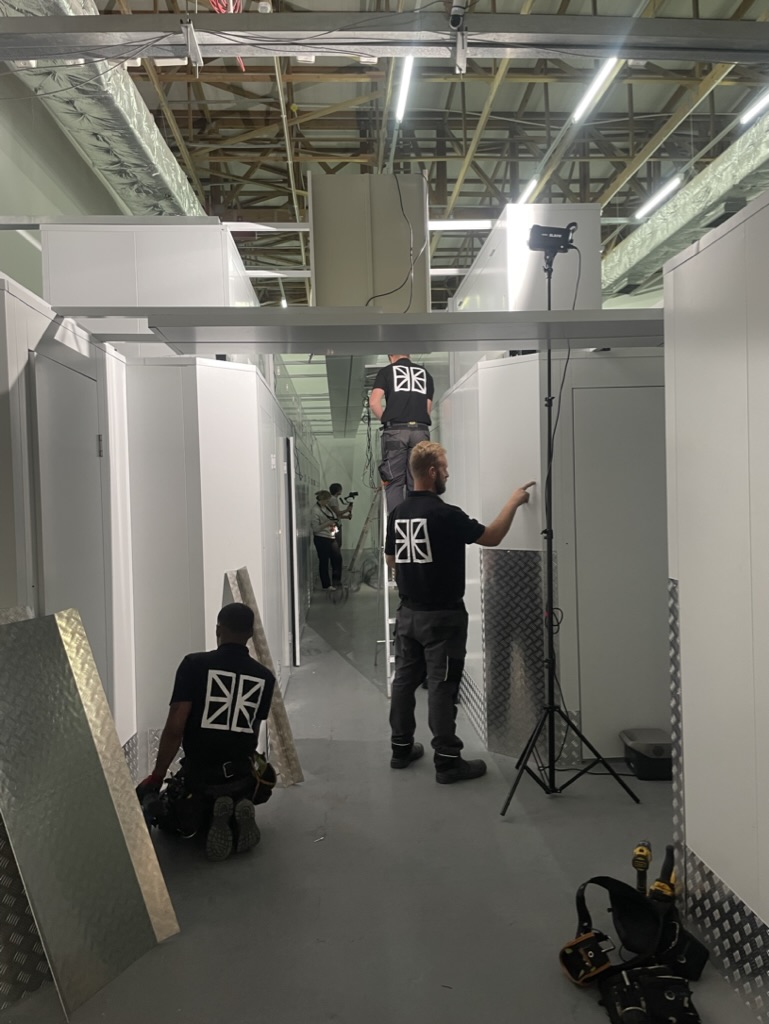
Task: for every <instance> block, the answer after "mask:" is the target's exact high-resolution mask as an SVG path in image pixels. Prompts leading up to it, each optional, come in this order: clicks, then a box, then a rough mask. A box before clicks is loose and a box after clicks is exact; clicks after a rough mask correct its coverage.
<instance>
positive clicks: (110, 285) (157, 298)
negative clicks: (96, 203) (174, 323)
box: [41, 217, 257, 308]
mask: <svg viewBox="0 0 769 1024" xmlns="http://www.w3.org/2000/svg"><path fill="white" fill-rule="evenodd" d="M169 220H171V218H169ZM206 220H208V221H209V223H206ZM201 221H202V223H201ZM41 238H42V242H43V286H44V295H45V298H46V300H47V301H48V302H50V303H51V305H52V306H54V307H56V308H58V307H60V306H77V305H79V306H83V307H88V306H92V307H98V306H121V307H131V306H149V307H152V306H255V305H257V300H256V294H255V292H254V289H253V287H252V286H251V282H250V280H249V278H248V276H247V275H246V271H245V269H244V267H243V261H242V260H241V258H240V254H239V253H238V250H237V247H236V245H235V242H234V241H233V239H232V235H231V233H230V232H229V230H228V229H227V228H225V227H223V226H222V225H221V224H219V223H218V222H217V221H216V219H215V218H195V219H194V221H193V222H192V223H184V220H183V218H174V219H173V220H172V222H171V223H165V224H160V225H158V224H148V223H142V222H141V219H140V218H139V219H132V218H130V217H121V218H117V217H116V218H108V217H105V218H103V221H102V223H98V222H96V223H94V222H93V221H91V222H83V223H77V221H73V223H71V224H44V225H42V227H41Z"/></svg>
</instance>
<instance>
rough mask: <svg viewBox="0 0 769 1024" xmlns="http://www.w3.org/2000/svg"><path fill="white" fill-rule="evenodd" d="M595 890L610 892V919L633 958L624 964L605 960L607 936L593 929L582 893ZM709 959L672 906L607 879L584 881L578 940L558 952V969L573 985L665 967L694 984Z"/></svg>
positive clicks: (579, 898) (608, 947) (670, 902)
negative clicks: (616, 974) (640, 970)
mask: <svg viewBox="0 0 769 1024" xmlns="http://www.w3.org/2000/svg"><path fill="white" fill-rule="evenodd" d="M588 885H596V886H599V887H600V888H602V889H605V890H606V891H607V892H608V893H609V898H610V901H611V916H612V921H613V922H614V928H615V930H616V934H617V938H618V939H619V941H620V943H621V944H622V947H623V949H626V950H627V951H628V952H629V953H634V954H635V956H634V957H633V958H632V959H630V960H628V961H627V962H626V963H625V964H624V965H618V966H615V965H613V964H612V963H611V960H610V959H609V955H608V953H609V951H610V950H611V949H612V948H613V947H612V946H611V943H610V940H609V938H608V936H606V935H605V934H603V933H602V932H598V931H596V930H595V929H594V928H593V921H592V918H591V916H590V912H589V911H588V909H587V903H586V901H585V890H586V888H587V887H588ZM707 959H708V950H707V949H706V947H705V946H703V945H702V943H701V942H700V941H699V940H698V939H696V938H695V937H694V936H693V935H692V934H691V933H690V932H687V931H686V929H685V928H684V926H683V924H682V922H681V917H680V914H679V913H678V909H677V907H676V905H675V902H674V901H673V900H672V899H670V900H668V899H651V898H649V897H648V896H644V895H643V893H640V892H638V891H637V890H636V889H634V888H633V887H632V886H630V885H628V884H627V883H626V882H620V881H619V880H618V879H616V878H609V877H608V876H606V875H596V877H595V878H590V879H588V881H587V882H585V883H583V884H582V885H581V886H580V887H579V889H578V890H577V935H576V937H575V938H574V939H573V940H572V941H571V942H569V943H567V944H566V945H565V946H564V947H563V949H562V950H561V953H560V960H561V965H562V967H563V968H564V970H565V971H566V973H567V975H568V976H569V978H570V979H571V981H573V982H574V983H575V984H576V985H585V984H588V983H589V982H591V981H593V980H595V979H596V978H597V977H598V975H599V974H600V975H604V976H608V975H609V974H610V973H617V971H621V970H623V969H624V970H625V971H627V970H628V969H629V968H634V967H642V966H647V965H650V966H663V967H665V969H666V970H668V971H669V973H670V974H675V975H678V976H681V977H682V978H688V979H689V980H691V981H696V980H697V979H698V978H699V977H700V975H701V974H702V971H703V968H704V967H705V964H706V962H707Z"/></svg>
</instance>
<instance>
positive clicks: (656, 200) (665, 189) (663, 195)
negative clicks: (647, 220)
mask: <svg viewBox="0 0 769 1024" xmlns="http://www.w3.org/2000/svg"><path fill="white" fill-rule="evenodd" d="M681 181H682V178H681V175H680V174H677V175H676V176H675V178H671V179H670V181H669V182H668V183H667V185H663V186H662V188H661V189H660V190H659V192H655V193H654V195H653V196H652V197H651V199H650V200H649V201H648V202H646V203H644V205H643V206H642V207H641V209H640V210H639V211H638V213H637V214H636V215H635V216H636V220H643V218H644V217H645V216H646V214H647V213H650V212H651V211H652V210H653V209H654V208H655V207H656V206H659V205H660V203H662V202H664V201H665V200H666V199H667V197H668V196H669V195H671V193H673V192H675V190H676V189H677V188H678V187H679V185H680V184H681Z"/></svg>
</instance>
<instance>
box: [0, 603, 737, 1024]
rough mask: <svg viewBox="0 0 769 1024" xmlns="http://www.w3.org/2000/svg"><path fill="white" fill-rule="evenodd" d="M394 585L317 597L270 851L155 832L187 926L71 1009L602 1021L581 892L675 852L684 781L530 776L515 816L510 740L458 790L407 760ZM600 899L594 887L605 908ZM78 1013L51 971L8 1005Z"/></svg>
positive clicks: (21, 1015) (726, 1004) (51, 1017)
mask: <svg viewBox="0 0 769 1024" xmlns="http://www.w3.org/2000/svg"><path fill="white" fill-rule="evenodd" d="M380 600H381V599H380V597H379V595H378V594H377V592H376V591H374V590H372V589H370V588H368V587H365V586H364V587H363V588H362V589H361V590H360V592H359V593H357V594H351V595H350V599H349V601H348V603H347V604H346V605H340V606H336V605H333V604H331V603H330V602H327V601H326V600H325V598H320V596H319V595H316V599H315V603H314V604H313V607H312V610H311V613H310V619H309V624H308V627H307V629H306V630H305V636H304V649H303V658H302V662H303V664H302V667H301V668H299V669H295V670H294V674H293V675H292V678H291V682H290V685H289V688H288V693H287V700H286V704H287V709H288V712H289V715H290V718H291V722H292V726H293V729H294V733H295V737H296V740H297V746H298V749H299V754H300V757H301V759H302V766H303V769H304V773H305V782H304V783H303V784H302V785H301V786H294V787H292V788H290V789H283V790H279V791H277V792H276V793H275V796H274V798H273V799H272V800H271V801H270V803H269V804H268V805H266V806H265V807H264V808H262V809H261V810H260V816H259V822H260V826H261V829H262V844H261V846H260V847H258V848H257V849H256V850H255V851H254V852H253V854H248V855H245V856H243V857H240V858H235V859H231V860H229V861H227V862H226V863H224V864H221V865H215V864H210V863H208V862H206V861H205V860H203V859H202V858H201V857H200V853H199V851H198V850H196V849H193V848H191V847H187V846H181V848H180V847H179V845H178V844H175V843H169V842H165V841H164V839H163V837H162V836H158V837H157V838H156V840H155V842H156V848H157V850H158V854H159V857H160V861H161V866H162V868H163V871H164V874H165V877H166V881H167V883H168V886H169V890H170V892H171V896H172V899H173V902H174V906H175V908H176V912H177V914H178V917H179V922H180V925H181V934H180V935H178V936H177V937H175V938H173V939H171V940H170V941H167V942H165V943H163V944H161V945H160V946H158V947H156V948H155V949H153V950H152V951H151V952H150V953H148V954H147V955H146V956H144V957H143V958H142V959H141V960H139V961H138V962H136V963H134V964H133V965H132V966H130V967H129V968H128V969H127V970H126V971H125V972H124V973H123V974H122V975H121V976H120V977H119V978H117V979H116V980H115V981H114V982H112V983H111V984H110V985H109V986H108V987H107V988H105V989H103V990H102V991H101V992H100V993H98V994H97V995H96V996H95V997H94V998H93V999H91V1000H90V1001H89V1002H88V1003H87V1004H86V1005H85V1006H83V1007H82V1008H81V1009H80V1010H78V1011H77V1012H76V1013H75V1014H74V1016H73V1022H74V1024H97V1022H104V1021H107V1022H109V1024H129V1022H130V1024H138V1022H142V1024H168V1022H172V1021H180V1022H183V1024H219V1022H225V1021H226V1022H227V1024H255V1022H259V1021H269V1022H271V1024H322V1022H327V1021H333V1022H337V1024H360V1022H362V1021H366V1022H367V1024H417V1022H420V1024H438V1022H440V1024H470V1022H473V1024H500V1022H509V1024H571V1022H574V1024H591V1022H594V1024H601V1021H604V1020H606V1015H605V1011H604V1010H603V1009H602V1008H601V1007H600V1006H599V1005H598V1003H597V996H596V995H595V994H594V993H592V992H588V991H582V990H580V989H577V988H575V987H574V986H572V985H571V984H570V983H569V982H568V981H567V980H566V978H565V977H564V975H563V974H562V973H561V971H560V968H559V965H558V951H559V949H560V947H561V946H562V945H563V944H564V943H565V942H566V941H567V940H568V939H569V938H571V937H572V935H573V934H574V928H575V924H576V922H575V914H574V891H575V889H576V887H577V885H579V883H581V882H582V881H584V880H585V879H587V878H589V877H590V876H591V875H594V874H612V875H616V876H617V877H620V878H625V879H627V880H628V881H633V878H632V872H631V869H630V855H631V852H632V849H633V846H634V845H635V843H636V842H637V841H638V840H639V839H641V838H649V839H651V841H652V844H653V846H654V849H655V852H656V854H657V863H658V862H659V860H661V852H662V850H663V848H664V845H665V843H666V842H668V841H669V838H670V837H669V834H668V832H667V828H668V826H667V822H669V820H670V805H669V798H670V788H669V786H668V785H666V784H664V783H663V784H659V783H656V784H655V783H651V782H647V783H636V782H634V783H633V785H634V786H637V789H638V792H639V795H640V796H641V799H642V804H641V806H640V807H636V806H635V805H634V804H633V803H632V802H631V801H630V800H629V799H628V797H627V796H626V795H625V794H624V793H623V792H622V791H621V790H620V789H619V787H618V786H616V784H614V783H613V782H612V781H611V780H610V779H606V778H587V779H585V780H584V781H583V783H581V784H580V785H579V786H575V787H574V790H573V791H572V792H571V793H569V794H568V795H564V796H562V797H558V798H547V797H545V796H544V795H542V794H541V793H540V792H539V790H538V789H537V788H536V787H535V786H534V784H533V783H531V782H530V781H528V780H527V781H526V782H524V783H523V784H522V786H521V788H520V789H519V791H518V795H517V796H516V798H515V800H514V801H513V803H512V805H511V808H510V811H509V813H508V815H507V817H506V818H504V819H503V818H501V817H500V814H499V811H500V807H501V805H502V802H503V800H504V797H505V795H506V792H507V788H508V786H509V784H510V781H511V778H512V771H513V764H512V762H511V761H510V759H508V758H501V757H499V758H495V757H494V756H491V757H489V773H488V775H487V776H486V777H485V778H483V779H480V780H476V781H474V782H469V783H463V784H461V785H456V786H438V785H436V783H435V781H434V776H433V771H432V765H431V759H430V757H429V756H425V758H424V759H423V760H422V761H420V762H418V763H416V764H414V765H412V766H411V767H410V768H409V769H408V770H406V771H398V772H395V771H391V770H390V768H389V757H390V749H389V743H388V731H387V709H388V702H387V698H386V695H385V693H384V687H383V684H382V678H383V676H382V674H381V672H380V676H379V677H378V676H377V672H376V670H374V667H373V659H374V652H375V649H376V637H377V627H378V624H379V621H380V618H379V610H380V607H381V605H380V603H379V602H380ZM379 660H380V669H381V658H380V659H379ZM419 696H420V698H422V700H420V707H419V708H418V711H417V715H418V721H419V724H420V736H421V738H422V739H423V740H424V741H425V742H427V739H428V737H427V729H426V707H424V706H422V705H423V703H424V701H423V698H424V693H423V692H420V694H419ZM460 733H461V735H462V736H463V737H464V738H465V741H466V746H467V749H468V756H478V755H479V754H483V753H484V751H483V748H482V746H481V745H480V743H479V742H477V740H476V738H475V736H474V734H473V731H472V727H471V726H470V724H469V722H467V720H465V719H464V716H463V715H461V713H460ZM487 757H488V755H487ZM84 870H87V866H84ZM604 901H605V897H604V898H603V900H602V898H601V897H600V896H599V897H596V899H595V901H594V902H595V905H594V906H593V907H592V909H593V911H594V913H595V914H596V917H602V916H603V902H604ZM105 913H109V908H105ZM695 997H696V1002H697V1006H698V1008H699V1010H700V1013H701V1015H702V1020H703V1022H704V1024H741V1022H742V1021H743V1020H744V1021H746V1022H747V1021H748V1020H749V1019H750V1017H749V1016H748V1015H747V1011H746V1010H744V1009H743V1007H742V1006H741V1004H740V1003H739V1002H738V1000H737V998H736V996H734V995H733V994H732V992H731V990H730V989H729V988H728V987H727V986H726V984H725V982H723V981H722V980H721V979H720V977H719V976H717V975H716V973H715V971H714V970H712V969H710V968H709V969H708V970H707V971H706V974H705V977H704V978H703V980H702V981H701V982H700V983H698V984H697V985H696V986H695ZM60 1020H61V1011H60V1009H59V1007H58V1003H57V1000H56V998H55V994H54V992H53V989H52V987H51V986H49V987H47V988H46V989H44V990H43V991H42V992H40V993H38V994H37V995H35V996H33V997H31V998H29V999H28V1000H25V1001H24V1002H22V1003H20V1004H18V1006H17V1007H16V1008H14V1009H13V1010H10V1011H7V1012H6V1014H4V1015H2V1016H0V1022H2V1024H11V1022H14V1024H16V1022H18V1024H21V1022H32V1021H34V1022H35V1024H53V1022H58V1021H60Z"/></svg>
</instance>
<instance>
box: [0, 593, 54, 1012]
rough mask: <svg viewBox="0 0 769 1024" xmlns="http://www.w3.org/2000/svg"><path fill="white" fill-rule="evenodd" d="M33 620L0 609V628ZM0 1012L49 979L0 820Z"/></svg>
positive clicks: (22, 610)
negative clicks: (0, 626)
mask: <svg viewBox="0 0 769 1024" xmlns="http://www.w3.org/2000/svg"><path fill="white" fill-rule="evenodd" d="M32 617H33V614H32V609H31V608H27V607H25V606H23V605H19V606H17V607H13V608H0V625H5V624H7V623H9V622H23V621H25V620H26V619H31V618H32ZM0 906H1V907H2V915H0V1010H5V1009H6V1008H7V1007H9V1006H13V1005H14V1003H17V1002H18V1001H19V1000H20V999H23V998H24V996H25V995H28V994H29V993H30V992H35V991H37V989H39V988H40V986H41V985H42V984H43V982H45V981H47V980H49V979H50V977H51V972H50V970H49V969H48V961H47V959H46V956H45V952H44V950H43V946H42V943H41V942H40V935H39V934H38V930H37V926H36V924H35V919H34V917H33V916H32V910H31V909H30V906H29V900H28V899H27V894H26V892H25V891H24V884H23V882H22V880H21V875H20V873H19V866H18V864H17V863H16V858H15V857H14V855H13V850H12V848H11V842H10V840H9V838H8V832H7V830H6V827H5V823H4V822H3V820H2V818H0Z"/></svg>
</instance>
